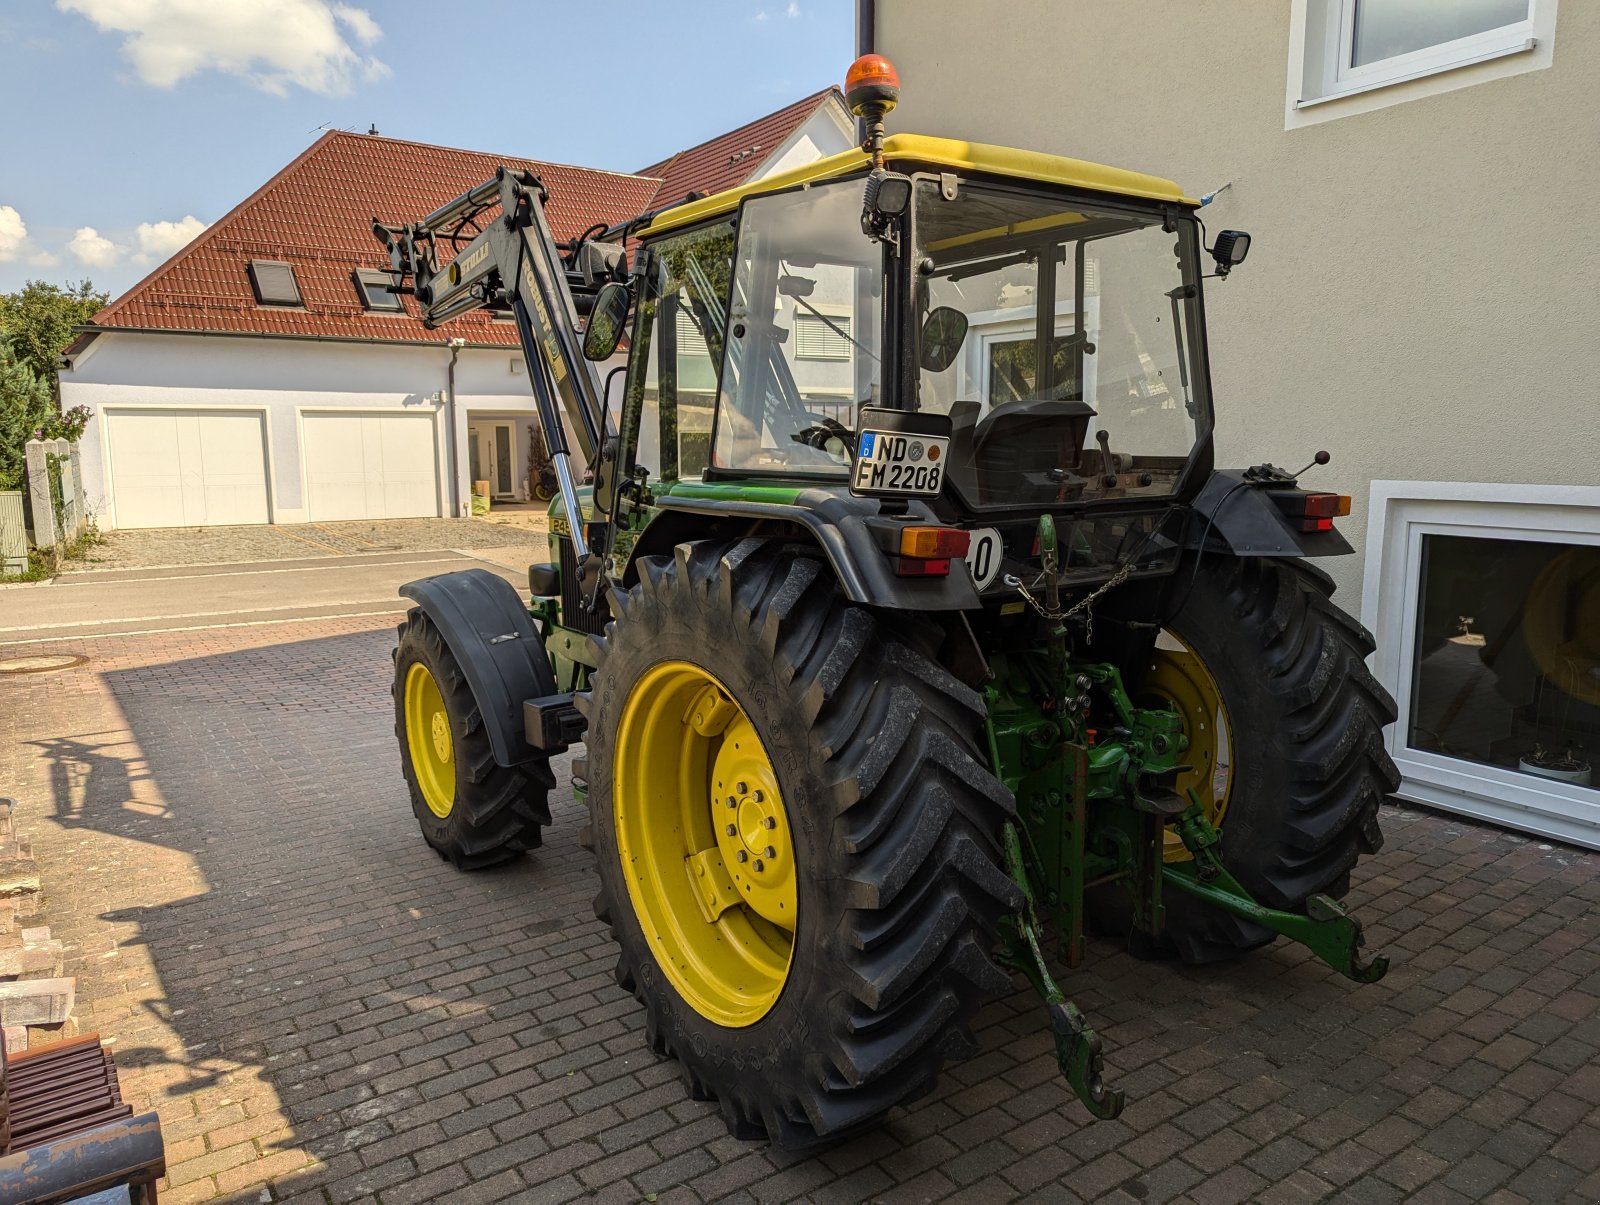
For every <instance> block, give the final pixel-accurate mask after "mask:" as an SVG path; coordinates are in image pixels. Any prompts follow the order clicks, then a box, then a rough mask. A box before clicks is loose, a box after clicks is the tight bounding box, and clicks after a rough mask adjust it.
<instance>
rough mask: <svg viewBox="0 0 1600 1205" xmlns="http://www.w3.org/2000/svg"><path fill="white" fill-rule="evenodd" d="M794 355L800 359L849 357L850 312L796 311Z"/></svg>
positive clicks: (839, 358) (840, 358)
mask: <svg viewBox="0 0 1600 1205" xmlns="http://www.w3.org/2000/svg"><path fill="white" fill-rule="evenodd" d="M794 357H795V359H797V360H848V359H849V358H850V315H848V314H839V315H837V316H835V315H831V314H830V315H829V316H828V317H827V318H821V317H819V316H817V315H816V314H796V315H795V318H794Z"/></svg>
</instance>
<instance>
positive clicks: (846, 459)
mask: <svg viewBox="0 0 1600 1205" xmlns="http://www.w3.org/2000/svg"><path fill="white" fill-rule="evenodd" d="M806 417H807V418H808V419H810V420H811V422H812V425H811V426H809V427H802V428H801V429H800V430H798V431H792V432H790V434H789V438H790V439H792V440H794V441H795V443H798V444H804V445H805V446H806V447H808V448H815V449H816V450H817V451H819V452H821V453H822V454H823V455H825V456H827V457H828V458H829V459H831V460H835V461H837V462H838V463H839V464H849V463H850V444H851V441H852V440H854V439H855V432H854V431H852V430H850V428H849V427H847V426H845V425H844V424H843V423H841V422H840V421H839V420H838V419H833V418H829V417H828V416H827V415H825V414H817V413H815V412H814V411H810V410H808V411H806Z"/></svg>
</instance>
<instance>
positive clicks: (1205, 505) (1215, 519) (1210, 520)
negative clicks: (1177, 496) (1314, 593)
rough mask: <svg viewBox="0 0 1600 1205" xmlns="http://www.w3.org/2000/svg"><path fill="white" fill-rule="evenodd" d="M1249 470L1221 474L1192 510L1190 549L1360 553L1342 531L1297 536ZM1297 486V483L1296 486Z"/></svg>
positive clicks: (1186, 542) (1279, 553) (1187, 539)
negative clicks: (1247, 476)
mask: <svg viewBox="0 0 1600 1205" xmlns="http://www.w3.org/2000/svg"><path fill="white" fill-rule="evenodd" d="M1244 473H1245V471H1244V470H1243V469H1218V470H1217V471H1216V472H1215V473H1213V474H1211V477H1210V478H1209V479H1208V480H1207V481H1206V484H1205V487H1204V488H1203V489H1201V491H1200V493H1199V495H1198V496H1197V497H1196V498H1195V500H1194V501H1193V502H1192V503H1191V504H1190V505H1191V506H1192V507H1193V519H1192V521H1191V522H1190V523H1189V525H1188V528H1187V530H1186V531H1185V533H1184V547H1186V548H1193V549H1201V548H1202V547H1203V549H1204V550H1205V551H1208V552H1230V553H1232V554H1233V555H1234V556H1342V555H1343V554H1345V553H1347V552H1353V551H1355V550H1354V549H1353V548H1351V547H1350V541H1349V540H1347V539H1345V538H1344V536H1342V535H1340V534H1339V533H1338V532H1337V531H1297V530H1295V528H1294V525H1293V524H1291V523H1290V522H1289V520H1288V519H1287V518H1285V517H1284V514H1283V512H1282V511H1281V510H1279V509H1278V507H1277V505H1276V504H1275V503H1274V502H1273V501H1272V499H1271V498H1270V497H1269V496H1268V494H1267V492H1266V490H1264V489H1263V488H1261V487H1260V486H1258V485H1255V484H1253V483H1251V484H1247V483H1246V481H1245V476H1244ZM1290 484H1291V486H1292V484H1293V483H1292V481H1291V482H1290Z"/></svg>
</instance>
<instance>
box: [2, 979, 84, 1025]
mask: <svg viewBox="0 0 1600 1205" xmlns="http://www.w3.org/2000/svg"><path fill="white" fill-rule="evenodd" d="M77 986H78V981H77V980H76V979H73V978H72V977H71V976H68V977H66V978H64V979H27V980H23V981H21V982H17V983H0V1025H59V1024H61V1023H62V1022H64V1021H65V1020H66V1019H67V1017H68V1016H69V1015H70V1014H71V1013H72V1005H73V1003H74V1001H75V1000H76V998H77Z"/></svg>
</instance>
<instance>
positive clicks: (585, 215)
mask: <svg viewBox="0 0 1600 1205" xmlns="http://www.w3.org/2000/svg"><path fill="white" fill-rule="evenodd" d="M501 164H506V165H507V166H510V167H513V168H523V169H527V170H529V171H532V172H533V173H535V174H536V175H538V176H540V177H541V178H542V179H543V181H544V184H545V187H546V188H547V189H548V190H549V193H550V202H549V209H548V213H549V215H550V227H551V230H552V232H553V233H554V234H555V236H556V237H557V238H571V237H572V236H574V235H576V234H579V233H581V232H582V231H583V230H584V229H585V228H587V227H588V226H590V225H592V224H593V223H595V222H602V221H604V222H614V221H619V220H621V219H623V218H627V217H632V216H633V215H635V214H637V213H641V212H643V211H645V210H646V209H648V208H649V207H650V201H651V198H652V197H653V196H654V195H655V194H656V192H657V190H658V188H659V185H660V181H659V180H656V179H652V178H649V177H645V176H627V175H621V174H619V173H616V172H603V171H596V170H594V169H591V168H585V167H568V166H565V165H562V164H551V163H538V162H534V161H532V160H527V159H515V158H511V157H509V156H505V155H488V154H482V153H479V152H476V151H460V150H454V149H451V148H448V147H440V146H430V145H428V144H427V143H420V142H405V141H402V140H400V139H395V138H381V137H375V136H372V135H367V134H347V133H344V132H342V131H338V130H335V131H330V132H329V133H327V134H324V135H323V136H322V137H321V138H319V139H318V140H317V141H316V142H314V143H312V145H311V146H310V147H308V148H307V149H306V150H305V152H304V153H303V154H301V155H300V157H299V158H297V159H296V160H295V161H294V162H293V163H291V164H289V166H288V167H286V168H284V169H283V170H282V171H281V172H279V173H278V174H277V175H276V176H274V177H273V178H272V179H271V180H268V181H267V183H266V184H264V185H263V186H262V187H261V188H260V189H258V190H257V191H256V192H255V193H254V194H252V195H251V196H250V197H248V198H246V199H245V200H244V201H242V202H240V203H239V204H238V205H236V206H235V207H234V208H233V209H232V210H231V211H230V212H229V213H228V214H227V215H226V216H224V217H222V218H220V219H218V221H217V222H216V223H215V224H214V225H212V226H211V227H210V228H209V229H207V230H206V231H205V233H204V234H202V235H200V237H199V238H197V239H195V240H194V242H192V243H190V244H189V245H188V246H187V247H185V248H184V249H183V250H182V251H180V252H178V253H177V254H176V255H174V256H173V257H172V258H171V259H169V260H167V261H166V262H165V263H164V264H162V265H161V266H160V267H159V268H157V269H156V270H155V271H154V272H152V273H151V274H150V275H149V276H147V277H145V278H144V280H142V281H140V282H139V283H138V284H136V285H134V286H133V288H131V289H129V290H128V291H127V292H126V293H124V294H123V295H122V296H121V297H119V298H117V299H116V300H115V301H113V302H112V303H111V304H110V305H108V306H107V307H106V308H105V309H103V310H101V311H100V312H99V313H98V314H96V315H95V317H94V320H93V321H94V323H95V324H96V325H99V326H106V327H124V328H133V329H141V330H183V331H214V332H222V333H240V334H252V335H284V336H300V337H321V338H341V339H375V340H391V339H392V340H418V339H424V340H428V341H431V342H439V343H442V342H444V341H445V340H446V339H448V338H452V337H460V338H464V339H466V340H467V342H468V343H483V344H504V345H509V346H516V343H517V332H516V328H515V327H514V326H512V325H511V324H509V323H503V322H495V321H493V319H491V318H490V317H489V315H488V314H486V313H482V312H478V313H473V314H466V315H463V316H462V317H460V318H457V319H455V320H454V321H452V322H451V323H449V324H448V327H447V328H443V329H440V330H435V331H429V330H426V329H424V328H423V326H422V323H421V322H420V321H418V320H417V319H416V303H415V302H414V301H413V300H412V299H411V298H409V297H407V298H405V299H404V303H405V306H406V315H405V316H401V315H398V314H392V313H391V314H378V313H369V312H368V311H367V310H365V309H364V308H363V307H362V305H361V300H360V298H359V296H358V295H357V294H356V289H355V285H354V284H353V283H352V282H351V279H350V274H351V272H352V270H353V269H356V268H381V267H385V266H387V260H386V258H385V256H384V253H383V249H382V247H381V246H380V245H379V244H378V242H377V240H376V239H374V238H373V237H372V218H373V217H374V215H376V216H377V217H379V218H382V219H383V220H384V221H386V222H390V223H394V224H399V223H402V222H409V221H416V220H417V219H418V218H421V217H422V216H423V215H425V214H427V213H430V212H432V211H433V210H434V209H436V208H438V207H439V206H440V205H442V204H444V203H445V202H446V201H449V200H451V199H452V198H454V197H456V196H459V195H460V194H461V193H463V192H465V191H466V190H467V189H469V188H471V187H472V186H474V185H476V184H481V183H482V182H483V181H485V180H487V179H488V178H489V177H490V176H492V175H494V170H495V168H496V167H498V166H500V165H501ZM252 259H275V260H287V261H288V262H289V263H291V264H293V265H294V271H295V278H296V280H297V281H298V283H299V286H300V296H301V298H302V299H303V300H304V302H305V306H304V308H289V307H283V306H260V305H257V304H256V301H255V294H254V293H253V292H252V291H251V288H250V279H249V276H248V275H247V274H246V270H245V266H246V264H247V263H248V262H249V261H250V260H252Z"/></svg>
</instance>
